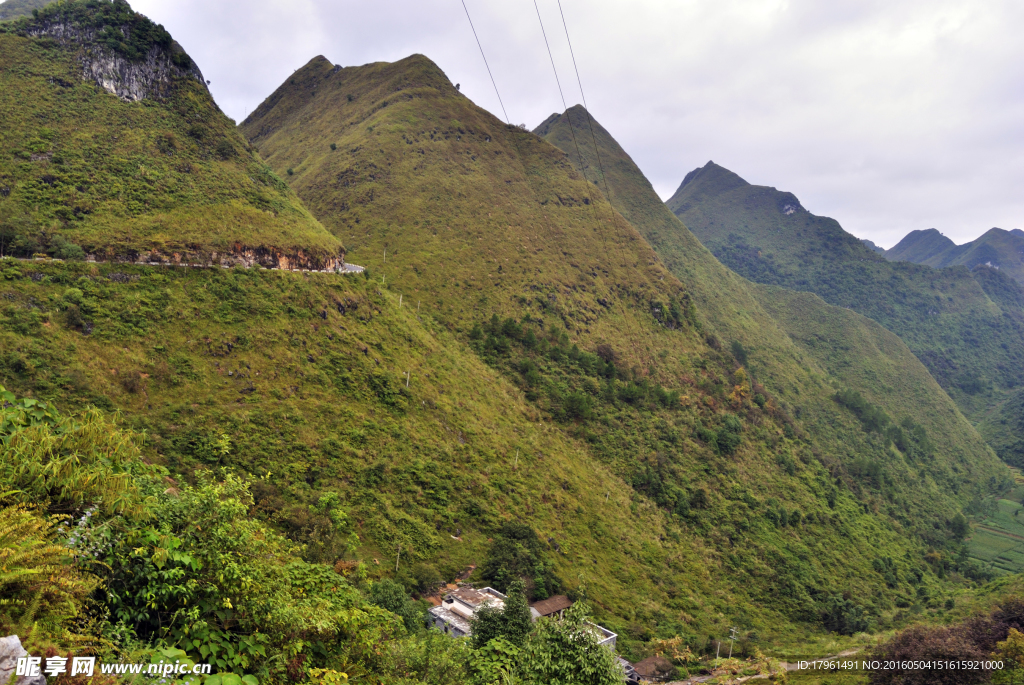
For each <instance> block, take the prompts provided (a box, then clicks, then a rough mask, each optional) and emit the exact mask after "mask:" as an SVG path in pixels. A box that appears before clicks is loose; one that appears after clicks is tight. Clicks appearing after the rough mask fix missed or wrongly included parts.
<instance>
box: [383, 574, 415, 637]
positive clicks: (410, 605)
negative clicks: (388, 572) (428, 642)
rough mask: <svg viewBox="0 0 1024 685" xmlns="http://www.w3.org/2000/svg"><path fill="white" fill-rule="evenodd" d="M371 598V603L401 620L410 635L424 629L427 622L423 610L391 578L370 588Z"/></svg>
mask: <svg viewBox="0 0 1024 685" xmlns="http://www.w3.org/2000/svg"><path fill="white" fill-rule="evenodd" d="M369 597H370V602H371V603H373V604H375V605H377V606H379V607H380V608H382V609H386V610H388V611H390V612H391V613H392V614H394V615H395V616H398V617H399V618H401V619H402V622H403V623H404V624H405V629H406V630H407V631H409V632H410V633H412V632H416V631H417V630H420V629H422V628H423V624H424V621H425V620H426V617H425V616H424V614H423V610H422V609H421V608H420V607H419V605H417V604H416V603H414V602H413V601H412V599H411V598H410V597H409V595H407V594H406V592H405V588H404V587H402V585H401V584H399V583H396V582H395V581H393V580H391V579H390V578H385V579H383V580H378V581H377V582H375V583H373V584H372V585H371V586H370V594H369Z"/></svg>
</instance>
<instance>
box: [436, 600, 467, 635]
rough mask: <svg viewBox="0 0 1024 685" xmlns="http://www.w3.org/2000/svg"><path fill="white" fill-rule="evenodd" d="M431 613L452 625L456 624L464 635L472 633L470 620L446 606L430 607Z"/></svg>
mask: <svg viewBox="0 0 1024 685" xmlns="http://www.w3.org/2000/svg"><path fill="white" fill-rule="evenodd" d="M430 614H431V616H436V617H437V618H439V619H441V620H442V621H444V622H445V623H447V624H449V625H451V626H454V627H455V628H457V629H458V630H459V631H461V632H462V633H463V634H464V635H469V633H470V628H469V621H467V620H466V619H465V618H463V617H462V616H459V615H458V614H456V613H455V612H453V611H449V610H448V609H445V608H444V606H439V607H431V608H430Z"/></svg>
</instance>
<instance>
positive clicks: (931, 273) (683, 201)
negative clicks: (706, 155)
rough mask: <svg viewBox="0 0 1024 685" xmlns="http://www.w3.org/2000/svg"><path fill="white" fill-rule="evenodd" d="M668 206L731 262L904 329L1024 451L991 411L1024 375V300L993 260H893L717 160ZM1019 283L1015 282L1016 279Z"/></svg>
mask: <svg viewBox="0 0 1024 685" xmlns="http://www.w3.org/2000/svg"><path fill="white" fill-rule="evenodd" d="M668 206H669V208H670V209H672V210H673V212H675V214H676V215H677V216H679V218H681V219H682V220H683V221H684V223H686V225H687V226H689V227H690V228H691V230H693V232H694V233H695V234H696V235H697V237H698V238H700V239H701V241H702V242H703V243H704V244H705V245H707V246H708V248H709V249H710V250H711V251H712V252H713V253H715V255H716V256H717V257H718V258H719V259H721V260H722V262H723V263H724V264H725V265H726V266H729V267H730V268H732V269H734V270H735V271H737V272H738V273H740V274H742V275H744V276H746V277H747V278H750V279H751V280H754V281H757V282H760V283H765V284H769V285H781V286H784V287H788V288H791V289H795V290H802V291H810V292H814V293H817V294H818V295H820V296H821V297H822V299H824V300H825V301H826V302H828V303H830V304H833V305H837V306H841V307H847V308H850V309H853V310H854V311H857V312H860V313H861V314H864V315H865V316H868V317H869V318H872V319H874V320H875V321H877V322H879V323H880V324H882V325H883V326H885V327H886V328H888V329H889V330H891V331H893V332H894V333H896V334H897V335H899V336H900V337H901V338H902V339H903V340H904V341H905V342H906V343H907V345H908V346H909V347H910V349H911V350H913V351H914V353H915V354H916V355H917V357H918V358H919V359H920V360H921V361H922V362H923V363H924V365H925V366H926V367H928V370H929V371H930V372H931V373H932V375H933V376H934V377H935V379H936V380H937V381H938V382H939V384H940V385H942V387H943V388H945V389H946V391H947V392H948V393H949V394H950V395H951V396H952V397H953V399H954V400H955V401H956V402H957V404H958V405H959V407H960V408H961V410H962V411H963V412H964V413H965V414H966V415H967V416H968V417H969V418H970V419H971V420H972V421H974V422H980V423H979V427H980V428H981V429H982V430H983V431H984V433H983V435H984V437H985V438H986V439H987V440H989V441H990V442H991V444H993V446H995V447H996V448H997V449H998V450H1000V456H1002V457H1003V459H1005V460H1006V461H1008V462H1010V463H1019V462H1020V461H1021V460H1022V459H1024V454H1021V453H1019V452H1017V451H1014V450H1012V449H1008V448H1007V442H1006V440H1005V439H1004V437H1005V436H1003V435H1002V434H1000V432H999V430H998V428H997V427H995V426H993V424H992V422H991V421H985V419H986V418H987V417H989V416H991V415H992V414H994V413H997V412H999V411H1001V408H1002V407H1004V406H1008V405H1007V404H1006V403H1007V402H1008V401H1009V400H1011V399H1012V398H1014V397H1016V395H1017V394H1018V393H1019V392H1020V390H1021V386H1022V384H1024V366H1022V365H1021V363H1020V362H1021V360H1022V359H1024V309H1022V308H1020V307H1018V306H1014V305H1012V304H1011V303H1010V301H1009V299H1007V297H1005V296H1002V295H999V296H994V295H993V296H990V295H989V291H993V292H994V291H995V290H1000V291H1004V290H1007V289H1008V288H1012V286H1010V285H1009V283H1007V282H1006V281H1009V279H1006V278H1005V277H1003V278H1000V276H1001V274H989V273H988V271H992V270H989V269H987V268H986V267H979V269H981V272H979V271H978V269H976V270H975V271H974V272H973V273H972V272H971V271H969V270H967V269H966V268H964V267H962V266H961V267H952V268H946V269H932V268H930V267H927V266H921V265H916V264H910V263H908V262H888V261H886V260H885V259H884V258H883V257H882V256H880V255H878V254H876V253H874V252H872V251H871V250H869V249H867V248H866V247H865V246H864V245H863V244H862V243H861V242H860V241H859V240H858V239H856V238H854V237H853V236H852V235H850V234H848V233H846V232H845V231H843V229H842V227H841V226H840V225H839V224H838V223H837V222H836V221H834V220H833V219H829V218H825V217H817V216H815V215H813V214H811V213H810V212H808V211H807V210H806V209H804V208H803V207H802V206H801V205H800V203H799V201H798V200H797V199H796V197H795V196H794V195H792V194H791V193H783V192H780V191H777V190H775V189H774V188H767V187H762V186H752V185H750V184H748V183H747V182H746V181H744V180H743V179H741V178H740V177H739V176H737V175H736V174H734V173H732V172H730V171H728V170H727V169H723V168H722V167H720V166H718V165H716V164H714V163H713V162H712V163H709V164H708V165H706V166H705V167H702V168H700V169H697V170H694V171H693V172H691V173H690V174H688V175H687V177H686V179H685V180H684V182H683V184H682V185H681V186H680V188H679V190H678V191H677V192H676V194H675V195H674V196H673V197H672V198H671V199H670V200H669V202H668ZM1011 283H1012V282H1011Z"/></svg>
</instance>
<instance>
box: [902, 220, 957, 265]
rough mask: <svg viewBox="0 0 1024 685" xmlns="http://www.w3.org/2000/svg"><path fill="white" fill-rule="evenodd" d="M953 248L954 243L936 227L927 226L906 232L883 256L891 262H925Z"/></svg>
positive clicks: (954, 246) (954, 247)
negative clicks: (925, 229)
mask: <svg viewBox="0 0 1024 685" xmlns="http://www.w3.org/2000/svg"><path fill="white" fill-rule="evenodd" d="M953 249H956V243H954V242H953V241H952V240H950V239H949V238H947V237H946V236H944V235H942V234H941V233H939V232H938V231H937V230H936V229H934V228H929V229H928V230H927V231H911V232H910V233H908V234H907V235H906V236H905V237H904V238H903V240H901V241H900V242H899V243H897V244H896V246H895V247H893V248H892V249H891V250H886V251H885V258H886V259H888V260H889V261H891V262H914V263H915V264H925V263H926V262H927V261H928V260H929V259H932V258H933V257H936V256H938V255H942V254H944V253H946V252H949V251H950V250H953ZM931 266H935V265H934V264H933V265H931Z"/></svg>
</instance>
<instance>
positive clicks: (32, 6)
mask: <svg viewBox="0 0 1024 685" xmlns="http://www.w3.org/2000/svg"><path fill="white" fill-rule="evenodd" d="M51 2H53V0H6V1H5V2H3V3H0V21H9V20H11V19H17V18H18V17H25V16H28V15H30V14H32V10H41V9H42V8H44V7H46V6H47V5H48V4H50V3H51Z"/></svg>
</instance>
